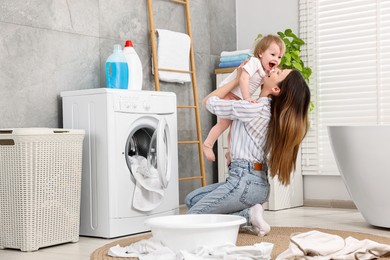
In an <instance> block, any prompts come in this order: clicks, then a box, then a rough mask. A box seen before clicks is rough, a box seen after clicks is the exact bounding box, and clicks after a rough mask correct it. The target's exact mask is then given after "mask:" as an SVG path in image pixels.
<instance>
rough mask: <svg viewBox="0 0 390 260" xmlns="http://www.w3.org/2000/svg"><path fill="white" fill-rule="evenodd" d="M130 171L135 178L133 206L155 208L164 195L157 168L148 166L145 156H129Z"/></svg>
mask: <svg viewBox="0 0 390 260" xmlns="http://www.w3.org/2000/svg"><path fill="white" fill-rule="evenodd" d="M129 160H130V164H131V172H132V173H133V176H134V178H135V181H136V183H135V189H134V195H133V207H134V208H135V209H138V210H140V211H151V210H153V209H155V208H157V207H158V206H159V205H160V204H161V202H162V199H163V197H164V190H163V188H162V185H161V181H160V178H159V176H158V172H157V169H155V168H154V167H148V165H147V160H146V158H145V157H143V156H140V155H134V156H129Z"/></svg>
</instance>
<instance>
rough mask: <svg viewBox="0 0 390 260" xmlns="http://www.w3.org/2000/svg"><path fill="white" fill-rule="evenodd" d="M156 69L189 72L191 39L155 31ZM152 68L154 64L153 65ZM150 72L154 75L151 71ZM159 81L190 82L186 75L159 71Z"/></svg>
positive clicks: (188, 76) (159, 30) (183, 34)
mask: <svg viewBox="0 0 390 260" xmlns="http://www.w3.org/2000/svg"><path fill="white" fill-rule="evenodd" d="M156 34H157V61H158V67H159V68H164V69H173V70H184V71H189V70H190V47H191V39H190V37H189V36H188V35H187V34H185V33H179V32H173V31H169V30H162V29H157V30H156ZM153 66H154V64H153ZM152 72H153V73H154V71H153V69H152ZM158 77H159V79H160V80H161V81H166V82H175V83H182V84H184V83H185V82H191V76H190V74H188V73H181V72H170V71H159V72H158Z"/></svg>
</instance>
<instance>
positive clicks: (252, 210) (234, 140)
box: [185, 68, 310, 236]
mask: <svg viewBox="0 0 390 260" xmlns="http://www.w3.org/2000/svg"><path fill="white" fill-rule="evenodd" d="M241 70H242V68H240V71H241ZM239 74H240V73H237V78H236V80H235V81H233V82H230V83H228V84H226V85H225V86H223V87H221V88H218V89H216V90H215V91H214V92H212V93H211V94H209V95H208V96H207V97H206V98H205V99H204V100H203V102H202V103H203V105H206V107H207V109H208V110H209V111H210V112H211V113H213V114H215V115H217V116H218V117H220V118H225V119H229V120H232V125H231V136H230V145H231V147H230V158H231V164H230V166H229V177H228V178H227V179H226V181H225V182H221V183H214V184H211V185H207V186H205V187H201V188H199V189H196V190H194V191H192V192H191V193H189V194H188V195H187V196H186V198H185V203H186V205H187V207H188V214H234V215H240V216H243V217H245V218H246V219H247V224H246V225H245V226H246V227H247V228H248V229H249V230H251V231H253V232H255V233H256V234H257V235H261V236H263V235H265V234H267V233H268V232H269V231H270V226H269V225H268V224H267V223H266V222H265V221H264V219H263V216H262V215H263V207H262V206H261V204H263V203H264V202H266V201H267V200H268V196H269V189H270V187H269V183H268V176H267V171H268V167H270V171H269V172H270V175H271V177H275V176H278V179H279V180H280V182H281V183H282V184H284V185H288V184H289V182H290V174H291V173H292V172H293V170H294V169H295V160H296V157H297V153H298V148H299V145H300V143H301V142H302V139H303V138H304V136H305V135H306V132H307V130H308V108H309V103H310V91H309V88H308V86H307V84H306V82H305V80H304V78H303V77H302V75H301V74H300V72H299V71H297V70H279V69H275V70H274V71H273V72H271V73H270V74H269V75H268V77H266V78H264V82H263V86H262V90H261V93H260V97H259V98H258V100H257V103H250V102H248V101H245V100H222V98H223V97H224V96H226V94H227V93H228V92H229V91H230V90H231V89H232V88H233V87H234V86H236V85H237V84H238V82H237V81H238V78H239ZM267 166H268V167H267Z"/></svg>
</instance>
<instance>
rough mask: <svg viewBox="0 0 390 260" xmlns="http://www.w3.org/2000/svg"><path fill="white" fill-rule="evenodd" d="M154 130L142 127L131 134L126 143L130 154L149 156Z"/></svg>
mask: <svg viewBox="0 0 390 260" xmlns="http://www.w3.org/2000/svg"><path fill="white" fill-rule="evenodd" d="M153 132H154V131H153V130H152V129H149V128H142V129H139V130H137V131H136V132H135V133H134V134H133V135H131V136H129V139H128V141H127V145H126V147H127V149H126V150H127V153H128V156H134V155H140V156H143V157H145V158H147V157H148V153H149V148H150V141H151V139H152V136H153Z"/></svg>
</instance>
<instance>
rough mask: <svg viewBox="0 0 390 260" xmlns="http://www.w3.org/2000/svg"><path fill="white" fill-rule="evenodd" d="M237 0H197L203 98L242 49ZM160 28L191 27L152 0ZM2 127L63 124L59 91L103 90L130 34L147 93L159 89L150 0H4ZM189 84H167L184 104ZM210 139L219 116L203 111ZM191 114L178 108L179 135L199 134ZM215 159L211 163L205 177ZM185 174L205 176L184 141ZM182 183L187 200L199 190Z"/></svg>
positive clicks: (210, 177) (169, 6) (179, 12)
mask: <svg viewBox="0 0 390 260" xmlns="http://www.w3.org/2000/svg"><path fill="white" fill-rule="evenodd" d="M235 2H236V1H235V0H218V1H215V0H214V1H209V0H192V1H191V4H190V10H191V23H192V33H193V45H194V51H195V64H196V71H197V83H198V95H199V97H198V98H199V100H201V99H202V98H203V97H204V96H205V95H207V93H209V92H210V91H212V89H214V87H215V75H214V74H213V71H214V68H216V66H217V64H218V59H219V54H220V52H221V51H223V50H234V49H236V9H235V8H236V5H235ZM153 10H154V18H155V24H156V28H161V29H168V30H173V31H180V32H185V31H186V30H185V28H186V27H185V12H184V8H183V6H181V5H180V4H175V3H171V2H169V1H168V0H153ZM0 31H1V37H0V66H1V69H0V105H1V110H0V128H10V127H15V128H16V127H51V128H56V127H62V111H61V107H62V104H61V98H60V96H59V94H60V92H61V91H66V90H78V89H89V88H100V87H105V71H104V68H105V61H106V59H107V57H108V56H109V55H110V54H111V52H112V48H113V45H114V44H115V43H119V44H122V45H123V43H124V42H125V40H127V39H130V40H132V41H133V43H134V47H135V49H136V51H137V53H138V55H139V56H140V58H141V61H142V64H143V70H144V86H143V89H144V90H154V81H153V77H152V74H151V46H150V39H149V22H148V11H147V1H146V0H81V1H80V0H59V1H52V0H25V1H15V0H2V1H1V3H0ZM190 88H191V85H189V84H185V85H184V86H183V85H178V84H162V85H161V90H164V91H173V92H175V93H176V94H177V97H178V104H184V103H186V101H188V102H190V101H191V100H192V91H191V90H190ZM201 117H202V135H203V139H205V137H206V135H207V133H208V131H209V129H210V128H211V127H212V124H213V123H214V122H215V118H214V117H212V116H211V115H210V113H208V112H207V111H205V110H204V109H203V108H202V109H201ZM194 121H195V117H194V115H193V113H189V112H187V113H185V112H179V113H178V129H179V130H178V136H179V140H184V139H196V131H195V129H196V128H195V123H194ZM215 165H216V164H212V163H209V162H207V161H206V172H207V182H208V183H211V182H213V181H215V180H216V166H215ZM179 174H180V176H182V177H184V176H192V175H198V174H199V160H198V158H197V150H196V146H192V145H184V146H183V145H180V146H179ZM199 186H200V182H198V181H185V182H181V183H180V197H181V201H182V199H183V197H184V196H185V194H187V193H188V192H189V191H191V190H192V189H194V188H196V187H199Z"/></svg>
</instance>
